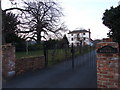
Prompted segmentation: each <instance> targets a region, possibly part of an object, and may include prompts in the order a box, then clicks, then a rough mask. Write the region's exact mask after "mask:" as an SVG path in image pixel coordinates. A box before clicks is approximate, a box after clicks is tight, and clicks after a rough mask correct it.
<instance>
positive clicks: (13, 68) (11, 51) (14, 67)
mask: <svg viewBox="0 0 120 90" xmlns="http://www.w3.org/2000/svg"><path fill="white" fill-rule="evenodd" d="M0 52H1V51H0ZM44 65H45V58H44V56H39V57H32V58H23V59H16V58H15V47H14V46H12V45H11V44H6V45H3V46H2V76H3V78H4V79H9V78H11V77H13V76H14V75H18V74H21V73H23V72H26V71H30V70H36V69H41V68H44Z"/></svg>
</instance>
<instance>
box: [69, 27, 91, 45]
mask: <svg viewBox="0 0 120 90" xmlns="http://www.w3.org/2000/svg"><path fill="white" fill-rule="evenodd" d="M68 40H69V45H70V46H71V45H72V44H73V45H74V46H79V45H82V46H84V45H90V46H92V45H93V43H92V39H91V32H90V29H89V30H88V31H87V30H85V29H81V30H74V31H70V32H69V33H68Z"/></svg>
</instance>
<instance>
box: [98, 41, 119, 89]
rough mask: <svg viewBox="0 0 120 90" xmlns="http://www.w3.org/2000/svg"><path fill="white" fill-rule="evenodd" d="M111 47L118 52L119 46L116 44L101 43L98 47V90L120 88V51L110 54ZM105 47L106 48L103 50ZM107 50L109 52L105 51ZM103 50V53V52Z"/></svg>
mask: <svg viewBox="0 0 120 90" xmlns="http://www.w3.org/2000/svg"><path fill="white" fill-rule="evenodd" d="M105 46H111V47H113V48H115V49H116V50H117V51H118V50H119V49H118V44H117V43H115V42H107V41H105V42H100V43H98V44H97V45H96V51H97V87H98V88H118V87H119V83H120V81H119V79H118V78H119V76H120V74H119V72H118V68H119V65H118V62H119V53H118V52H119V51H118V52H112V53H110V51H109V50H110V49H108V47H105ZM103 47H104V48H103ZM105 48H107V50H108V51H107V52H106V51H105ZM102 50H103V51H102Z"/></svg>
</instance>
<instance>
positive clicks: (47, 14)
mask: <svg viewBox="0 0 120 90" xmlns="http://www.w3.org/2000/svg"><path fill="white" fill-rule="evenodd" d="M24 4H25V5H24V8H25V10H26V12H25V13H24V14H22V15H21V17H20V20H21V22H22V23H21V25H20V27H22V28H24V30H23V29H22V31H21V30H20V31H19V32H20V33H29V34H30V35H29V37H27V38H31V39H34V40H35V41H37V42H40V41H41V38H42V37H43V38H45V39H46V37H45V35H47V36H49V32H52V33H54V34H58V32H59V31H60V30H64V29H63V28H65V27H64V25H63V24H61V25H60V17H61V16H63V14H62V12H61V10H62V8H61V7H60V6H59V4H58V3H57V2H55V1H53V0H41V1H39V0H35V1H28V2H27V1H24ZM42 32H43V33H44V35H42Z"/></svg>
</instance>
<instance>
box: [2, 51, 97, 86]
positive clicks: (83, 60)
mask: <svg viewBox="0 0 120 90" xmlns="http://www.w3.org/2000/svg"><path fill="white" fill-rule="evenodd" d="M74 62H75V67H74V69H72V62H71V60H69V61H64V62H61V63H59V64H56V65H54V66H52V67H50V68H45V69H42V70H39V71H34V72H27V73H25V74H23V75H20V76H17V77H14V78H13V79H12V80H9V81H6V82H3V88H97V85H96V84H97V75H96V56H95V51H91V52H89V53H87V54H84V55H82V56H78V57H77V58H75V59H74Z"/></svg>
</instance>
